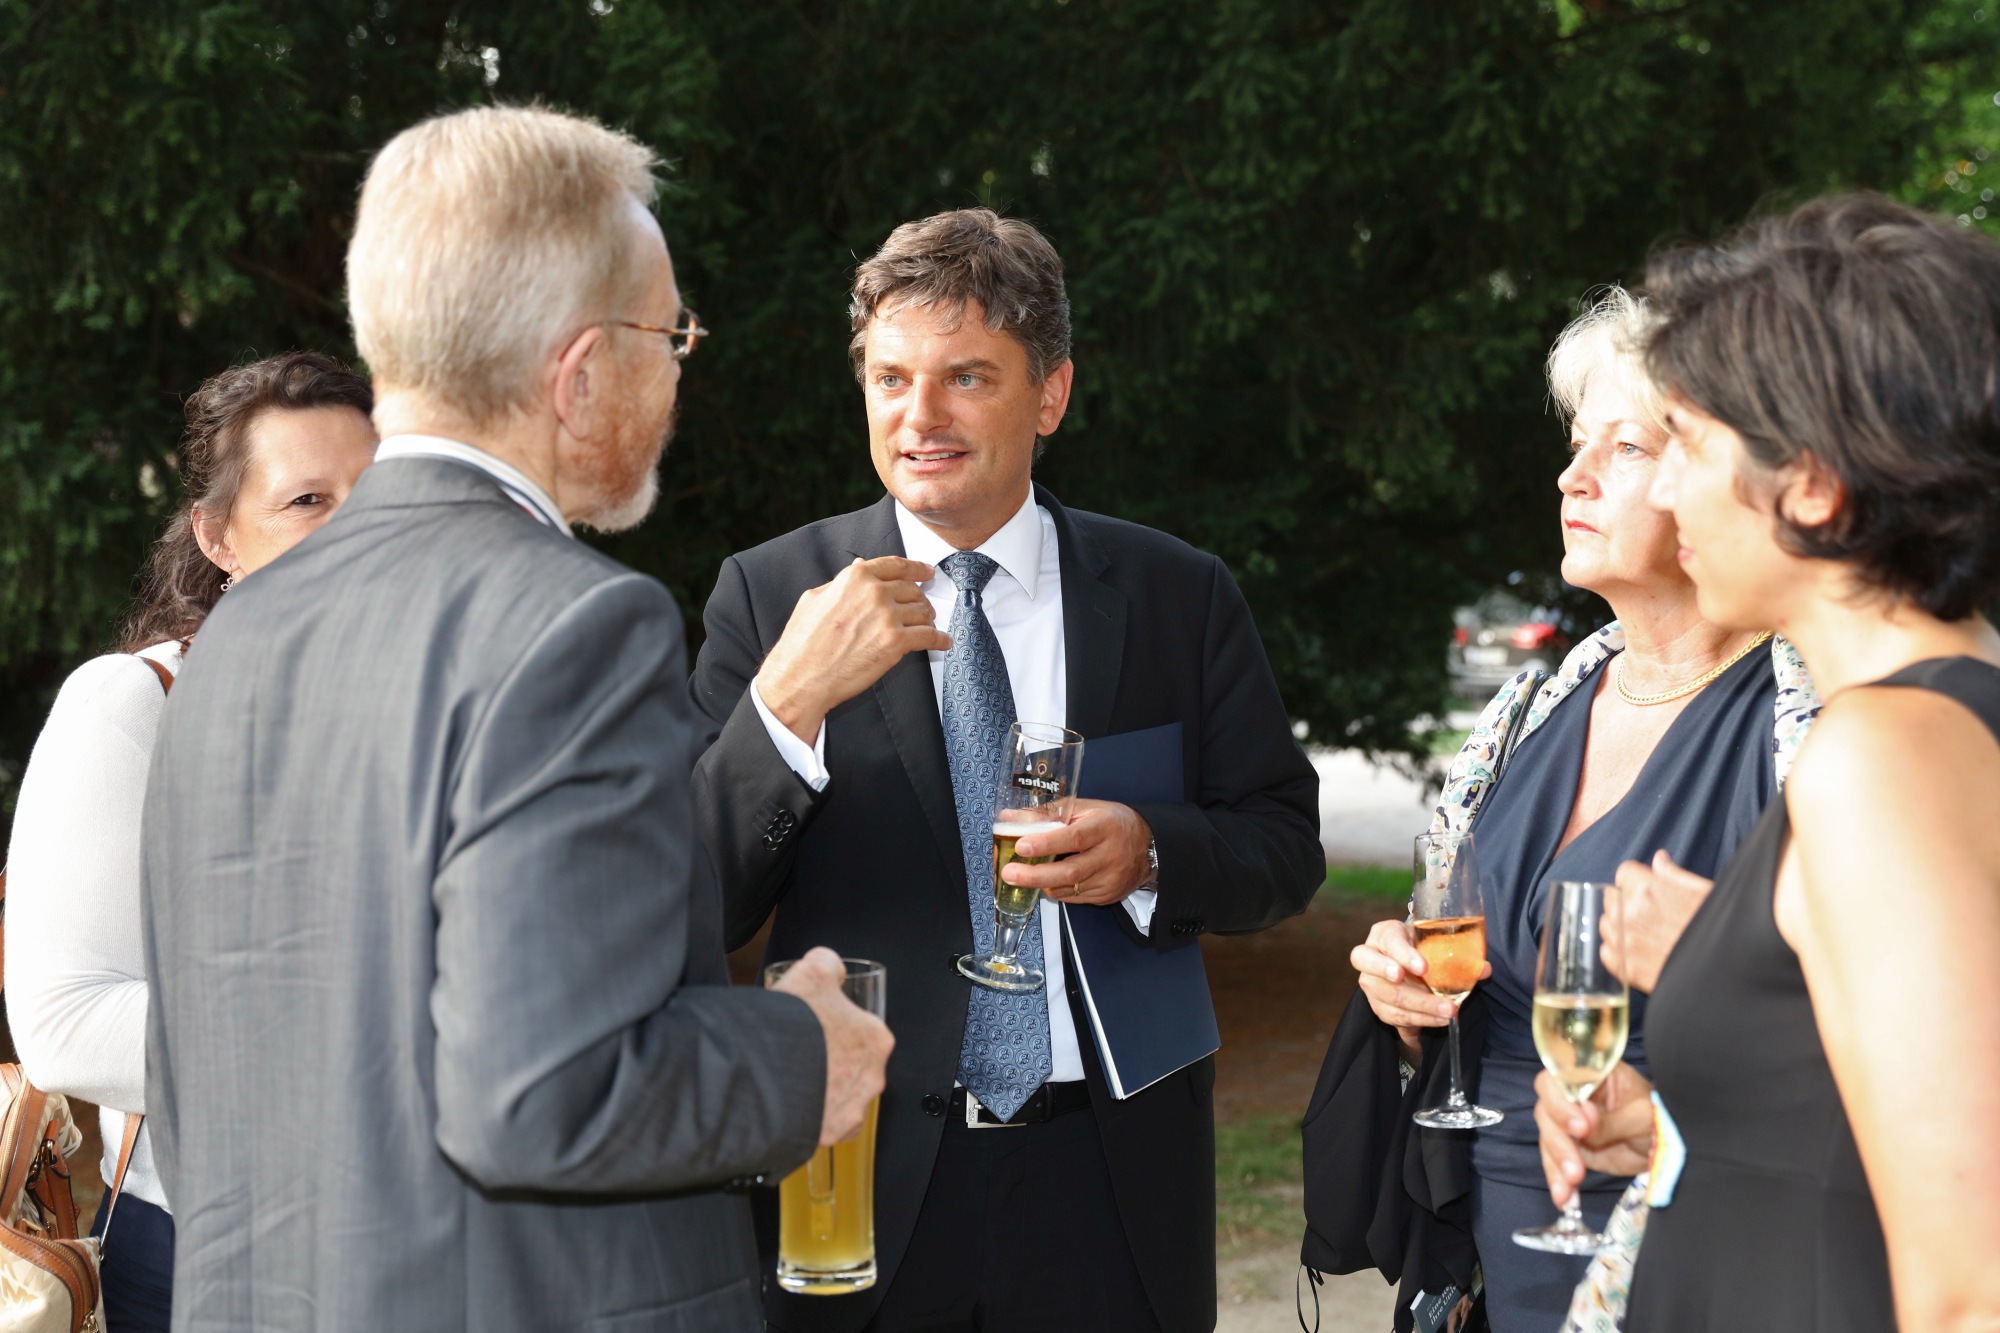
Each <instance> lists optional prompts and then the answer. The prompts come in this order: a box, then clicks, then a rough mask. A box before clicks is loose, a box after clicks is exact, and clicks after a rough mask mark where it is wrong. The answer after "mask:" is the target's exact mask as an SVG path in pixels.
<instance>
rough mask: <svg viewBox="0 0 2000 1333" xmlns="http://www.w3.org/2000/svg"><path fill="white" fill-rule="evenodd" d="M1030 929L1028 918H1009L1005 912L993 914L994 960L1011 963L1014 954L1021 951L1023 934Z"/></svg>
mask: <svg viewBox="0 0 2000 1333" xmlns="http://www.w3.org/2000/svg"><path fill="white" fill-rule="evenodd" d="M1027 929H1028V918H1026V917H1023V918H1022V919H1021V920H1019V921H1012V920H1009V919H1008V918H1007V917H1006V916H1005V915H1004V914H1002V913H1000V912H995V913H994V914H993V961H994V962H996V963H1011V962H1013V961H1014V955H1015V954H1017V953H1019V952H1021V936H1022V934H1023V933H1024V932H1025V931H1026V930H1027Z"/></svg>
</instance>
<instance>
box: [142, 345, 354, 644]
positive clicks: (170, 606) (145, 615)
mask: <svg viewBox="0 0 2000 1333" xmlns="http://www.w3.org/2000/svg"><path fill="white" fill-rule="evenodd" d="M313 407H351V408H353V409H354V410H355V411H357V412H360V413H361V414H362V415H363V416H366V415H367V414H368V413H369V412H371V411H373V410H374V407H375V395H374V393H373V392H372V391H371V390H370V389H369V387H368V381H367V380H365V379H363V378H361V376H359V375H357V374H355V373H354V372H353V371H351V370H349V369H348V368H347V367H346V366H344V365H342V364H341V363H340V362H338V361H336V360H334V359H333V358H332V357H330V356H323V355H321V354H320V353H318V352H285V353H283V354H282V355H279V356H271V357H266V358H264V359H263V360H262V361H252V362H250V363H249V364H248V365H241V366H234V367H231V368H230V369H228V370H225V371H223V372H222V373H221V374H220V375H217V376H215V377H214V378H213V379H210V380H208V381H206V382H205V383H203V384H202V386H201V387H200V388H199V389H196V390H195V391H194V393H192V394H191V395H189V397H188V400H187V435H186V436H185V437H184V438H183V439H182V441H181V449H180V476H181V482H182V484H183V485H185V486H186V487H187V499H185V500H183V501H182V502H181V504H180V507H179V508H178V509H176V510H174V515H173V517H172V518H170V519H168V520H167V527H166V530H165V531H164V532H162V533H161V534H160V539H159V540H158V541H157V542H155V543H154V544H153V554H152V557H151V558H150V559H149V560H148V561H147V562H146V569H145V573H144V574H143V575H142V578H141V583H140V589H139V597H138V600H137V601H136V602H135V603H134V604H133V607H132V612H131V614H130V615H129V616H128V617H127V618H126V621H125V626H124V629H123V631H122V632H121V635H120V642H119V651H121V652H135V651H137V650H138V649H141V648H147V647H150V646H152V645H153V644H156V643H164V642H165V641H167V640H168V639H179V640H181V641H182V642H186V641H187V640H188V639H190V638H192V637H194V632H195V631H196V630H198V629H200V628H201V622H202V621H203V620H205V619H207V618H208V613H209V612H210V611H212V610H214V609H215V604H216V602H218V601H219V600H221V598H222V571H221V570H219V569H217V568H216V567H215V565H214V564H213V563H211V562H210V560H209V558H208V557H207V556H206V555H203V554H202V550H201V544H200V543H199V542H197V541H196V540H195V532H194V527H195V523H196V521H197V516H198V515H199V516H200V518H202V519H205V520H209V521H216V520H223V521H226V520H227V519H228V517H229V512H230V510H231V509H233V508H234V507H235V505H236V493H237V491H238V489H239V488H240V487H241V486H242V484H243V469H244V467H245V465H247V464H248V462H249V453H250V451H249V449H248V448H247V447H246V445H247V441H248V438H249V433H250V426H251V423H253V422H254V421H256V419H257V418H258V417H259V416H260V415H262V414H263V413H265V412H269V411H287V410H289V411H300V410H303V409H306V408H313Z"/></svg>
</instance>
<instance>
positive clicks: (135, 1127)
mask: <svg viewBox="0 0 2000 1333" xmlns="http://www.w3.org/2000/svg"><path fill="white" fill-rule="evenodd" d="M145 1123H146V1117H145V1116H143V1115H133V1114H132V1113H131V1112H129V1111H128V1112H126V1114H125V1138H124V1141H123V1142H121V1143H120V1144H119V1145H118V1169H117V1171H116V1172H114V1173H113V1174H112V1177H111V1202H110V1203H108V1204H106V1205H105V1206H104V1230H102V1231H100V1232H99V1233H98V1234H97V1243H98V1244H99V1245H102V1244H103V1243H104V1242H105V1241H106V1240H107V1239H108V1238H109V1237H110V1235H111V1215H112V1214H113V1213H115V1212H117V1211H118V1196H119V1195H120V1194H123V1193H124V1192H125V1169H126V1168H127V1167H129V1166H131V1165H132V1149H133V1148H135V1147H137V1146H138V1143H139V1126H141V1125H143V1124H145Z"/></svg>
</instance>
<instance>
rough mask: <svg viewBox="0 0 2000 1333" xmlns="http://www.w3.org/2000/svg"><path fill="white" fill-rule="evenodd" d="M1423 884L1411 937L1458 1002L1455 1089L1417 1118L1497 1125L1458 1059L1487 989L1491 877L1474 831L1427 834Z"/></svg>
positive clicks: (1428, 977) (1420, 851) (1438, 1125)
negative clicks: (1482, 986) (1464, 1024)
mask: <svg viewBox="0 0 2000 1333" xmlns="http://www.w3.org/2000/svg"><path fill="white" fill-rule="evenodd" d="M1415 868H1416V879H1415V881H1414V883H1413V884H1412V885H1411V891H1410V934H1411V935H1412V936H1414V937H1415V940H1416V945H1417V952H1418V953H1419V954H1421V955H1422V956H1423V960H1424V972H1423V977H1424V984H1425V985H1427V986H1429V987H1430V988H1431V990H1432V992H1433V993H1435V994H1437V995H1442V996H1444V997H1445V998H1446V999H1448V1000H1450V1001H1451V1005H1452V1008H1451V1027H1450V1031H1449V1033H1448V1035H1447V1038H1446V1043H1445V1048H1446V1050H1448V1051H1449V1052H1450V1053H1451V1092H1450V1095H1449V1096H1447V1097H1446V1098H1445V1103H1444V1105H1442V1106H1427V1107H1425V1108H1424V1109H1423V1110H1421V1111H1418V1112H1417V1113H1416V1115H1415V1116H1413V1117H1411V1118H1412V1119H1414V1120H1415V1121H1416V1122H1417V1123H1418V1124H1419V1125H1422V1126H1423V1127H1424V1128H1425V1129H1479V1128H1481V1127H1483V1126H1486V1125H1497V1124H1499V1123H1500V1120H1501V1119H1502V1117H1501V1115H1500V1113H1499V1112H1498V1111H1495V1110H1493V1109H1492V1108H1490V1107H1486V1106H1476V1105H1474V1104H1473V1103H1472V1102H1471V1101H1469V1100H1468V1099H1467V1098H1466V1095H1465V1079H1464V1076H1463V1071H1462V1070H1461V1069H1460V1068H1459V1060H1458V1006H1459V1005H1460V1004H1461V1003H1462V1002H1463V1001H1464V999H1465V997H1466V996H1468V995H1470V994H1471V993H1472V988H1473V987H1474V986H1476V985H1478V984H1479V974H1480V973H1481V972H1482V971H1484V970H1485V967H1486V874H1485V871H1484V870H1483V869H1481V867H1480V864H1479V856H1478V853H1477V852H1476V851H1474V849H1473V845H1472V835H1471V834H1470V833H1449V832H1447V833H1424V834H1419V835H1418V837H1417V844H1416V867H1415Z"/></svg>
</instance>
